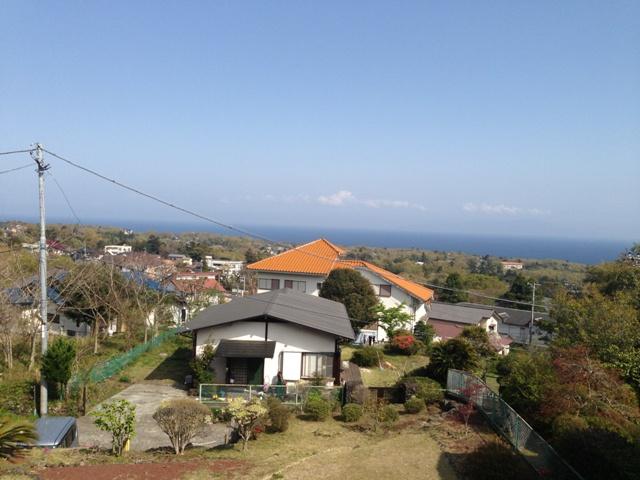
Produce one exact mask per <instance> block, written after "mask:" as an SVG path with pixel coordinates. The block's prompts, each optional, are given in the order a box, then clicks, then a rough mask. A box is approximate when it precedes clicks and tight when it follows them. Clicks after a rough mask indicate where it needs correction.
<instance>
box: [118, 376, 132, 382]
mask: <svg viewBox="0 0 640 480" xmlns="http://www.w3.org/2000/svg"><path fill="white" fill-rule="evenodd" d="M118 381H119V382H122V383H131V378H130V377H129V375H120V378H119V379H118Z"/></svg>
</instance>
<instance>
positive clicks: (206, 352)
mask: <svg viewBox="0 0 640 480" xmlns="http://www.w3.org/2000/svg"><path fill="white" fill-rule="evenodd" d="M214 356H215V349H214V348H213V345H205V347H204V349H203V350H202V353H201V354H200V355H198V356H197V357H196V358H194V359H193V360H191V363H189V366H190V367H191V369H192V370H193V375H194V377H195V378H196V380H197V381H198V383H213V372H212V371H211V368H210V365H211V362H212V361H213V358H214Z"/></svg>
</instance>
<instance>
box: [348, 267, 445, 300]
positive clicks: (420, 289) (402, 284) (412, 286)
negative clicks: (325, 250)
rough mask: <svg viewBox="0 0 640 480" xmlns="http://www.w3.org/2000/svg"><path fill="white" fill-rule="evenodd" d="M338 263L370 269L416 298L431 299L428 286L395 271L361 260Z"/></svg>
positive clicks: (431, 295) (430, 291)
mask: <svg viewBox="0 0 640 480" xmlns="http://www.w3.org/2000/svg"><path fill="white" fill-rule="evenodd" d="M340 263H341V264H343V265H345V266H346V267H350V268H366V269H367V270H371V271H372V272H373V273H375V274H376V275H378V276H380V277H382V278H384V279H385V280H386V281H387V282H389V283H392V284H394V285H395V286H396V287H398V288H400V289H402V290H404V291H406V292H407V293H409V294H410V295H412V296H414V297H416V298H419V299H420V300H422V301H423V302H428V301H429V300H431V299H433V290H431V289H430V288H427V287H424V286H422V285H420V284H419V283H416V282H412V281H411V280H407V279H406V278H403V277H401V276H400V275H396V274H395V273H391V272H390V271H388V270H385V269H384V268H380V267H378V266H377V265H374V264H373V263H369V262H365V261H362V260H343V261H341V262H340Z"/></svg>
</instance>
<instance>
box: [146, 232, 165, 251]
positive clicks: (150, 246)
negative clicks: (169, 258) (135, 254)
mask: <svg viewBox="0 0 640 480" xmlns="http://www.w3.org/2000/svg"><path fill="white" fill-rule="evenodd" d="M161 247H162V242H161V241H160V238H158V237H157V236H156V235H153V234H152V235H149V238H147V241H146V242H145V244H144V249H145V251H146V252H147V253H155V254H160V248H161Z"/></svg>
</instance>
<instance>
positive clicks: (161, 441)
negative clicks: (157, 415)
mask: <svg viewBox="0 0 640 480" xmlns="http://www.w3.org/2000/svg"><path fill="white" fill-rule="evenodd" d="M186 397H187V392H186V391H184V390H182V389H180V388H176V387H174V386H170V385H163V384H160V383H153V382H149V383H146V382H142V383H136V384H134V385H131V386H130V387H128V388H126V389H125V390H123V391H122V392H120V393H118V394H116V395H114V396H113V397H111V398H110V399H109V400H118V399H125V400H128V401H130V402H131V403H133V404H134V405H135V406H136V436H135V438H134V439H133V441H132V442H131V448H132V449H133V450H149V449H155V448H161V447H171V443H170V442H169V437H167V435H166V434H165V433H164V432H162V430H160V427H159V426H158V424H157V423H156V421H155V420H154V419H153V417H152V416H153V413H154V412H155V411H156V409H157V408H158V407H159V406H160V403H162V402H163V401H165V400H171V399H174V398H186ZM93 420H94V417H92V416H90V415H87V416H84V417H80V418H79V419H78V430H79V434H80V446H81V447H96V446H97V447H101V448H111V435H110V434H109V433H107V432H103V431H102V430H98V428H97V427H96V426H95V425H94V423H93ZM227 431H228V430H227V426H226V425H224V424H218V423H215V424H213V425H205V427H204V429H203V431H202V433H201V434H200V435H199V436H197V437H196V438H195V439H194V440H193V444H194V445H196V446H207V447H214V446H216V445H221V444H223V443H224V440H225V435H226V434H227Z"/></svg>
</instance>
